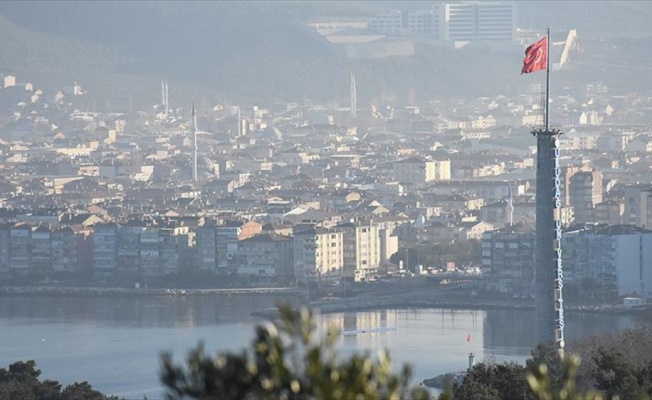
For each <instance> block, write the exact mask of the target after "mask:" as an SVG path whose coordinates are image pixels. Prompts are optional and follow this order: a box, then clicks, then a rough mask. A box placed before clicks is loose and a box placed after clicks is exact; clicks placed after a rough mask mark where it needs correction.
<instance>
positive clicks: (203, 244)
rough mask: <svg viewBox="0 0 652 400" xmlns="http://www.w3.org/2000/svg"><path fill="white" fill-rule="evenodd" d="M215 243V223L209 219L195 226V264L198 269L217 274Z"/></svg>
mask: <svg viewBox="0 0 652 400" xmlns="http://www.w3.org/2000/svg"><path fill="white" fill-rule="evenodd" d="M215 243H216V242H215V224H214V222H213V221H209V222H207V223H206V224H204V225H203V226H200V227H199V228H197V235H196V250H195V253H196V260H195V265H196V268H197V269H198V270H199V271H208V272H211V273H214V274H217V247H216V244H215Z"/></svg>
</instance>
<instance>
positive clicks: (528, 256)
mask: <svg viewBox="0 0 652 400" xmlns="http://www.w3.org/2000/svg"><path fill="white" fill-rule="evenodd" d="M535 239H536V233H535V232H534V226H532V225H529V224H517V225H512V226H506V227H504V228H501V229H498V230H495V231H490V232H485V233H484V234H483V235H482V268H483V269H484V270H485V271H486V272H487V276H488V279H487V287H488V288H489V289H493V290H497V291H499V292H501V293H505V294H511V295H514V296H529V295H531V294H532V293H534V266H535V248H534V246H535Z"/></svg>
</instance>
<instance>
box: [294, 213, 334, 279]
mask: <svg viewBox="0 0 652 400" xmlns="http://www.w3.org/2000/svg"><path fill="white" fill-rule="evenodd" d="M343 268H344V233H343V232H341V231H337V230H334V229H326V228H320V227H315V226H308V227H306V226H297V227H296V228H295V231H294V276H295V279H296V280H297V281H298V282H306V281H318V280H322V281H335V280H340V279H342V278H343V277H344V270H343Z"/></svg>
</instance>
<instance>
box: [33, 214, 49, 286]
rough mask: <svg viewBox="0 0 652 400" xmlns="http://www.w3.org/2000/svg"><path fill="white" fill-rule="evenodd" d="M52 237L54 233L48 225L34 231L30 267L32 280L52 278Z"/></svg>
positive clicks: (38, 227)
mask: <svg viewBox="0 0 652 400" xmlns="http://www.w3.org/2000/svg"><path fill="white" fill-rule="evenodd" d="M51 235H52V231H50V228H48V227H47V226H46V225H40V226H37V227H34V228H33V229H32V236H31V242H30V265H29V270H30V271H29V274H30V276H31V277H32V278H36V279H49V278H52V254H51V244H50V241H51Z"/></svg>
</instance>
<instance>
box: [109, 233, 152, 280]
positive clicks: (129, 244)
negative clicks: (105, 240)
mask: <svg viewBox="0 0 652 400" xmlns="http://www.w3.org/2000/svg"><path fill="white" fill-rule="evenodd" d="M145 227H146V223H145V221H138V220H133V221H127V222H125V223H124V224H121V225H120V226H119V227H118V232H117V236H116V240H117V244H116V246H117V252H118V253H117V254H118V266H117V274H118V276H119V278H120V280H122V281H124V282H130V283H135V282H140V281H141V269H140V234H141V233H142V232H143V231H144V230H145Z"/></svg>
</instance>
